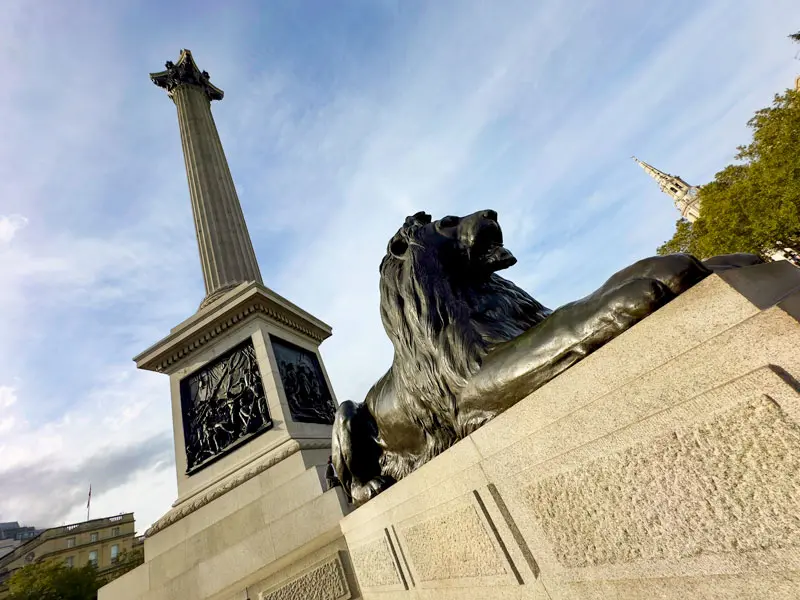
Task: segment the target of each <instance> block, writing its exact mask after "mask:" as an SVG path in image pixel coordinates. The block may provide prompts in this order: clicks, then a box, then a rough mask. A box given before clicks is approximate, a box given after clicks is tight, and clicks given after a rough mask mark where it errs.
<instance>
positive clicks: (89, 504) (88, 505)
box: [86, 483, 92, 521]
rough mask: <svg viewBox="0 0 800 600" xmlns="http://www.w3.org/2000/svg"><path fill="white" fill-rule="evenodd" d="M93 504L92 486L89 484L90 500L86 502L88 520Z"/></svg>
mask: <svg viewBox="0 0 800 600" xmlns="http://www.w3.org/2000/svg"><path fill="white" fill-rule="evenodd" d="M91 504H92V484H91V483H90V484H89V499H88V500H87V501H86V520H87V521H88V520H89V509H90V506H91Z"/></svg>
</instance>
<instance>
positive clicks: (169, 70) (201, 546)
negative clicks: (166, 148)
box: [99, 50, 359, 600]
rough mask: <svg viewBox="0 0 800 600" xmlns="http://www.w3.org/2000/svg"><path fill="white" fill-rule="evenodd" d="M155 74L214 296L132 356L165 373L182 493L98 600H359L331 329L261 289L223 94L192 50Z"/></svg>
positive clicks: (210, 294)
mask: <svg viewBox="0 0 800 600" xmlns="http://www.w3.org/2000/svg"><path fill="white" fill-rule="evenodd" d="M150 78H151V79H152V81H153V83H155V84H156V85H157V86H158V87H161V88H164V89H165V90H166V91H167V94H168V95H169V97H170V98H171V99H172V100H173V102H174V103H175V106H176V107H177V113H178V125H179V129H180V135H181V143H182V147H183V155H184V160H185V163H186V175H187V178H188V181H189V195H190V197H191V201H192V213H193V215H194V224H195V230H196V233H197V245H198V248H199V251H200V263H201V266H202V270H203V278H204V280H205V286H206V295H205V298H204V299H203V302H202V303H201V305H200V309H199V310H198V311H196V312H195V314H194V315H192V316H191V317H189V318H188V319H186V320H185V321H184V322H183V323H180V324H179V325H177V326H176V327H174V328H173V329H172V330H171V331H170V333H169V334H168V335H167V336H166V337H164V338H163V339H162V340H160V341H159V342H157V343H156V344H154V345H153V346H151V347H150V348H148V349H147V350H145V351H144V352H142V353H141V354H139V356H137V357H135V358H134V360H135V361H136V366H137V367H138V368H140V369H145V370H148V371H155V372H158V373H163V374H166V375H168V376H169V380H170V391H171V401H172V421H173V437H174V443H175V467H176V478H177V488H178V490H177V492H178V493H177V495H178V497H177V499H176V500H175V502H174V503H173V505H172V507H171V508H170V509H169V510H168V511H167V512H166V514H164V515H163V516H162V517H161V518H160V519H158V520H157V521H156V522H155V523H153V524H152V526H151V527H150V528H149V529H148V530H147V532H146V534H145V542H144V554H145V564H143V565H141V566H140V567H137V568H136V569H134V570H133V571H131V572H130V573H127V574H126V575H125V576H124V577H122V578H120V579H117V580H115V581H114V582H112V583H111V584H109V585H108V586H105V587H104V588H102V590H101V591H100V594H99V598H100V600H145V599H150V598H156V597H158V598H192V599H197V600H204V599H211V598H214V599H217V598H226V599H227V598H253V599H255V598H290V597H291V598H294V597H298V598H306V597H311V595H312V592H313V590H314V589H317V588H321V589H323V590H327V591H329V592H330V594H328V595H326V596H320V595H319V594H317V595H316V596H314V597H320V598H322V597H324V598H328V597H331V598H337V599H338V598H341V599H344V598H348V599H349V598H357V597H359V594H358V584H357V583H356V582H355V580H354V578H353V575H352V572H351V569H350V566H349V565H350V563H349V558H348V554H347V544H346V543H345V540H344V537H343V536H342V532H341V530H340V528H339V520H340V519H341V518H342V517H343V516H344V515H345V514H347V513H348V512H349V510H350V509H349V506H348V502H347V498H346V496H345V494H344V491H343V490H342V488H341V487H335V488H332V489H328V487H327V485H326V478H325V470H326V463H327V459H328V456H329V455H330V452H331V450H330V449H331V425H332V424H333V419H334V413H335V410H336V402H335V397H334V394H333V389H332V387H331V385H330V382H329V380H328V376H327V373H326V371H325V367H324V364H323V362H322V356H321V355H320V353H319V345H320V343H322V342H323V341H324V340H325V339H326V338H328V337H330V335H331V329H330V327H329V326H328V325H326V324H325V323H323V322H322V321H320V320H319V319H317V318H316V317H314V316H312V315H310V314H309V313H307V312H305V311H304V310H302V309H301V308H299V307H297V306H296V305H294V304H292V303H291V302H290V301H289V300H287V299H286V298H282V297H281V296H279V295H278V294H276V293H275V292H273V291H272V290H270V289H269V288H267V287H265V286H264V284H263V283H262V280H261V273H260V271H259V267H258V263H257V262H256V257H255V253H254V252H253V245H252V243H251V242H250V236H249V234H248V232H247V225H246V224H245V221H244V216H243V214H242V209H241V206H240V205H239V199H238V197H237V195H236V188H235V187H234V184H233V179H232V177H231V174H230V170H229V169H228V164H227V161H226V160H225V153H224V152H223V150H222V144H221V142H220V139H219V135H218V133H217V129H216V126H215V124H214V118H213V117H212V115H211V102H212V101H213V100H221V99H222V96H223V93H222V90H220V89H219V88H218V87H216V86H214V85H213V84H211V83H210V81H209V76H208V73H206V72H205V71H201V70H200V69H199V68H198V67H197V65H196V64H195V62H194V59H193V57H192V54H191V52H189V51H188V50H181V53H180V58H179V59H178V61H177V62H175V63H173V62H167V63H166V70H164V71H161V72H159V73H152V74H151V75H150ZM345 592H346V593H345Z"/></svg>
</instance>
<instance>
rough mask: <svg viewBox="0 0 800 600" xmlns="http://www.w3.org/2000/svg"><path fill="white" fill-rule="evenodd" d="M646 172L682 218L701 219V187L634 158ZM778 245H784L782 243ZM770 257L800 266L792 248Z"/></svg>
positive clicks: (777, 250)
mask: <svg viewBox="0 0 800 600" xmlns="http://www.w3.org/2000/svg"><path fill="white" fill-rule="evenodd" d="M797 86H798V88H797V89H798V90H800V77H798V78H797ZM632 158H633V160H635V161H636V164H638V165H639V166H640V167H642V169H644V172H645V173H647V174H648V175H650V177H652V178H653V179H655V180H656V182H657V183H658V186H659V187H660V188H661V191H662V192H664V193H665V194H667V195H668V196H669V197H670V198H672V200H673V202H675V208H677V209H678V211H679V212H680V213H681V217H683V218H684V219H686V220H687V221H689V222H690V223H694V222H695V221H696V220H697V219H698V218H699V217H700V206H701V202H700V197H699V195H698V191H699V190H700V186H696V185H689V184H688V183H686V182H685V181H684V180H683V179H681V178H680V177H678V176H677V175H670V174H669V173H664V172H663V171H659V170H658V169H656V168H655V167H654V166H652V165H649V164H648V163H646V162H643V161H641V160H639V159H638V158H636V157H635V156H634V157H632ZM776 245H779V246H780V245H782V244H780V242H778V244H776ZM764 254H765V255H767V256H769V258H770V260H773V261H775V260H788V261H789V262H791V263H793V264H795V265H798V266H800V256H798V254H797V253H796V252H795V251H794V250H792V249H791V248H783V249H780V248H773V249H770V250H768V251H765V252H764Z"/></svg>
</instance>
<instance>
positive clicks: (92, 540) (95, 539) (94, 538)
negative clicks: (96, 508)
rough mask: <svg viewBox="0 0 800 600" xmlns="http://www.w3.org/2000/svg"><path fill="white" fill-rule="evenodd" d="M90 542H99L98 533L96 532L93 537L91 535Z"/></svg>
mask: <svg viewBox="0 0 800 600" xmlns="http://www.w3.org/2000/svg"><path fill="white" fill-rule="evenodd" d="M89 541H90V542H96V541H97V532H94V533H92V534H91V535H89Z"/></svg>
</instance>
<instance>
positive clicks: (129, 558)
mask: <svg viewBox="0 0 800 600" xmlns="http://www.w3.org/2000/svg"><path fill="white" fill-rule="evenodd" d="M143 563H144V550H143V549H142V548H136V549H134V550H123V551H122V552H120V554H119V560H118V564H119V567H117V569H115V570H114V572H113V573H112V574H111V576H109V578H108V581H112V580H113V579H116V578H117V577H120V576H122V575H124V574H125V573H127V572H128V571H133V570H134V569H135V568H136V567H138V566H139V565H141V564H143Z"/></svg>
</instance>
